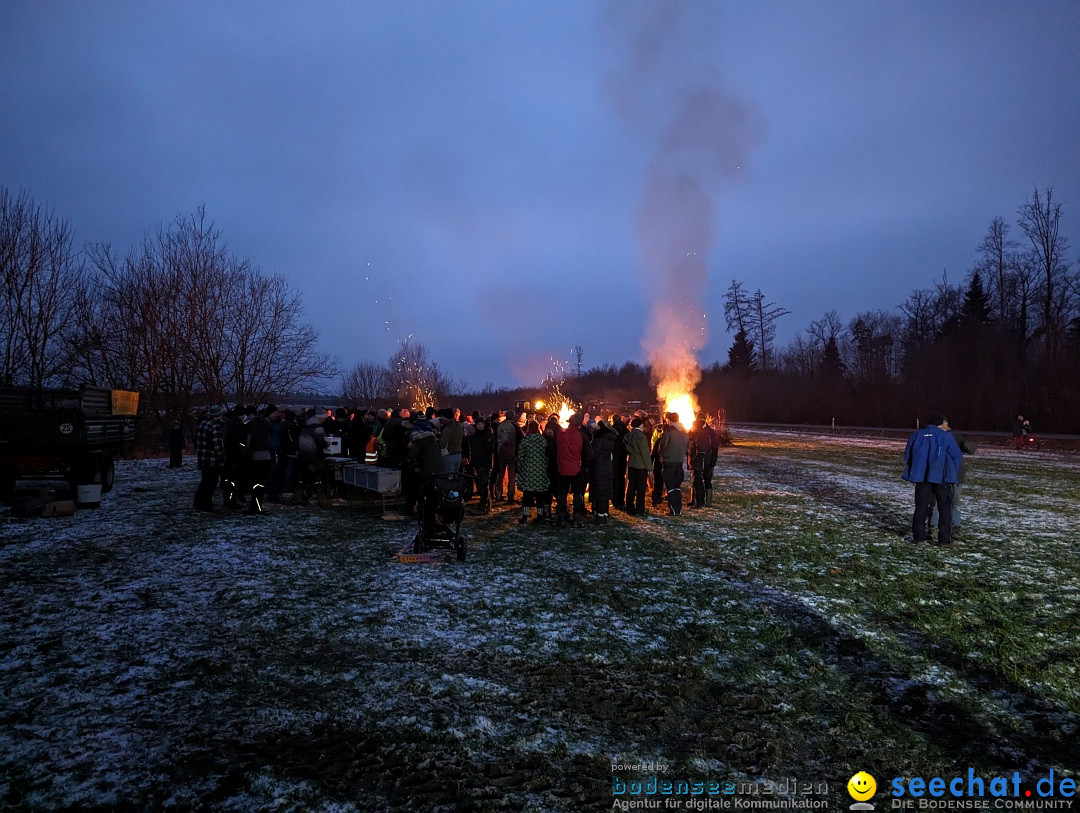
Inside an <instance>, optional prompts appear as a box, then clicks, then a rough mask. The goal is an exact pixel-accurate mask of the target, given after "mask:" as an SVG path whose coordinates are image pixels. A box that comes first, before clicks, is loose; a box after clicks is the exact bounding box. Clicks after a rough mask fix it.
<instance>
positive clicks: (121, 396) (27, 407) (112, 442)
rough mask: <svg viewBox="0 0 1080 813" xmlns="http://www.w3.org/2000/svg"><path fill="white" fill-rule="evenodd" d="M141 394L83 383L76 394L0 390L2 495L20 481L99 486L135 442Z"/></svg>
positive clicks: (108, 483)
mask: <svg viewBox="0 0 1080 813" xmlns="http://www.w3.org/2000/svg"><path fill="white" fill-rule="evenodd" d="M138 406H139V394H138V393H137V392H130V391H128V390H113V389H108V388H105V387H96V386H92V385H90V384H84V385H82V386H81V387H79V389H77V390H64V389H44V388H34V387H0V494H4V495H8V494H11V493H12V492H13V491H14V489H15V482H16V480H19V479H32V478H53V479H55V478H57V477H59V478H62V479H65V480H67V481H69V482H70V483H71V484H72V486H76V485H79V484H84V483H100V484H101V491H102V493H105V492H107V491H110V490H111V489H112V487H113V483H114V481H115V477H116V471H115V458H116V457H117V456H119V455H122V454H123V453H124V451H125V450H126V448H127V445H128V444H129V443H131V442H132V441H133V440H134V439H135V432H136V429H137V423H138V417H137V412H138Z"/></svg>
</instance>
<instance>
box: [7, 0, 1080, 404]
mask: <svg viewBox="0 0 1080 813" xmlns="http://www.w3.org/2000/svg"><path fill="white" fill-rule="evenodd" d="M0 111H2V112H0V186H4V187H6V188H7V189H8V190H9V191H11V192H13V193H15V192H18V191H21V190H26V191H27V192H29V193H30V194H31V195H32V196H33V198H34V199H35V200H36V202H38V203H40V204H43V205H45V206H47V207H50V208H52V209H54V210H55V211H56V213H57V214H59V215H61V216H62V217H64V218H65V219H67V220H68V221H69V222H70V223H71V224H72V225H73V226H74V227H75V228H76V230H77V239H78V240H79V241H80V242H81V241H91V240H92V241H104V242H109V243H112V244H113V245H114V247H117V248H119V249H122V250H124V251H126V250H127V249H128V248H130V247H131V246H132V245H134V244H135V243H136V242H137V241H139V240H140V238H141V237H142V236H143V235H144V234H146V233H148V232H149V233H153V232H156V231H157V229H158V228H159V227H160V226H162V225H163V224H165V225H167V224H168V223H169V222H170V221H172V220H173V219H174V218H175V217H176V216H177V215H179V214H190V213H191V212H193V211H194V210H195V209H196V208H197V207H199V206H200V205H205V207H206V211H207V214H208V216H209V217H210V218H211V219H212V220H214V221H215V223H216V224H217V226H218V227H219V228H220V229H221V231H222V233H223V237H224V239H225V241H226V242H227V243H228V245H229V247H230V249H231V250H232V252H233V253H234V254H236V255H237V256H239V257H242V258H247V259H249V260H250V261H251V262H252V263H253V264H255V265H256V266H258V267H259V268H261V269H262V270H263V271H264V272H266V273H269V274H280V275H284V276H286V277H287V278H288V279H289V280H290V281H291V282H292V284H293V286H294V287H296V288H297V289H299V290H301V291H302V292H303V298H304V303H305V308H306V311H307V318H308V319H309V321H311V322H312V323H313V324H315V325H316V326H317V327H318V328H319V330H320V332H321V335H322V339H323V344H324V347H325V349H326V350H328V351H330V352H333V353H335V354H336V355H337V356H338V357H339V358H340V359H341V362H342V364H343V366H351V365H352V364H354V363H356V362H357V361H362V360H372V361H384V360H385V359H387V358H388V357H389V356H390V354H391V353H392V352H393V350H394V349H395V347H396V346H397V343H398V342H399V341H401V340H403V339H405V337H407V336H409V335H412V336H413V337H414V340H415V341H420V342H422V343H423V344H424V345H425V346H427V347H428V349H429V351H430V352H431V355H432V356H433V357H434V358H435V359H436V360H437V361H438V362H439V363H440V365H441V366H442V367H443V368H444V370H446V371H447V372H449V373H450V374H452V375H454V376H455V377H457V378H458V379H462V380H464V381H466V382H467V383H468V384H469V385H470V386H471V387H473V388H480V387H482V386H484V385H485V384H487V383H492V384H495V385H496V386H502V385H514V384H517V383H522V384H536V383H539V381H540V380H541V379H542V378H543V376H544V375H545V374H546V373H547V372H548V371H549V370H550V369H551V366H552V362H553V360H555V361H559V360H563V361H565V360H567V359H569V357H570V355H571V353H570V348H571V347H572V346H573V345H580V346H581V347H582V348H583V349H584V357H583V364H584V365H585V366H586V367H591V366H595V365H599V364H607V363H615V364H619V363H622V362H623V361H626V360H636V361H645V360H647V359H648V358H649V353H648V352H647V349H646V348H645V347H643V340H646V338H647V337H648V336H652V338H649V339H648V341H650V342H652V343H655V335H654V334H656V332H657V331H660V332H664V331H665V330H668V329H670V330H673V331H677V330H678V329H679V326H670V325H669V324H668V323H667V322H665V321H664V320H662V319H661V320H660V321H658V320H657V317H656V311H655V310H654V308H653V306H654V305H655V304H656V303H657V302H663V303H665V304H666V307H667V314H666V316H667V318H670V317H671V315H672V313H674V317H675V319H676V321H678V320H679V319H681V314H683V313H685V314H686V317H685V320H683V321H684V325H683V327H688V328H689V330H690V332H691V333H693V334H694V335H695V336H696V337H697V339H696V340H694V341H693V342H692V345H693V347H694V348H695V349H696V348H697V346H698V345H700V349H696V352H697V355H698V358H699V359H700V360H701V361H702V362H703V363H704V364H709V363H711V362H713V361H715V360H721V361H723V360H725V359H726V356H727V349H728V347H729V346H730V343H731V337H730V335H729V334H728V333H727V331H726V330H725V328H724V320H723V305H722V297H723V293H724V291H725V290H726V289H727V287H728V286H729V285H730V284H731V281H732V280H733V279H737V280H741V281H742V282H744V283H745V285H746V287H747V288H748V289H749V290H751V291H753V290H755V289H758V288H760V289H761V290H762V291H763V292H764V293H765V295H766V296H767V297H768V299H769V300H771V301H774V302H776V303H777V304H778V305H781V306H783V307H785V308H787V309H788V310H789V311H790V312H791V313H790V315H788V316H786V317H784V318H783V319H782V320H781V322H780V324H779V329H778V340H779V341H780V343H781V344H783V343H786V342H787V341H789V340H790V339H791V338H793V337H794V335H795V334H797V333H799V332H801V331H803V330H805V329H806V327H807V326H808V325H809V323H810V322H811V321H813V320H815V319H819V318H821V316H822V315H823V314H824V313H825V312H826V311H828V310H833V309H835V310H836V311H838V313H839V315H840V316H841V318H843V319H844V320H845V321H846V320H848V319H850V318H851V317H853V316H854V315H855V314H856V313H858V312H859V311H863V310H871V309H879V308H882V309H893V308H895V307H896V306H897V305H898V304H899V303H900V302H902V301H903V300H904V299H905V298H906V297H907V295H908V294H909V293H910V292H911V290H913V289H914V288H917V287H929V286H930V285H931V284H932V283H933V282H934V281H935V280H938V279H940V278H941V275H942V273H947V274H948V278H949V280H950V281H953V282H960V281H962V280H963V278H964V276H965V274H966V273H967V271H968V270H969V269H970V268H971V266H972V265H973V263H974V260H975V256H976V253H975V249H976V246H977V245H978V244H979V242H980V241H981V240H982V238H983V236H984V234H985V232H986V229H987V226H988V225H989V223H990V221H991V220H992V219H993V218H994V217H998V216H1001V217H1004V218H1005V219H1006V220H1007V221H1008V222H1010V223H1013V224H1015V219H1016V217H1015V215H1016V210H1017V208H1018V206H1020V204H1022V203H1023V202H1024V201H1025V200H1027V199H1029V198H1030V197H1031V195H1032V192H1033V189H1034V188H1035V187H1039V188H1040V189H1044V188H1046V187H1047V186H1053V188H1054V196H1055V200H1059V201H1061V202H1062V203H1064V204H1065V217H1064V222H1063V229H1062V231H1063V233H1064V234H1065V235H1066V236H1068V237H1069V238H1070V240H1071V242H1072V245H1073V254H1074V255H1075V254H1076V253H1077V250H1078V248H1080V0H1065V1H1064V2H1052V1H1050V0H1047V1H1046V2H1042V1H1041V0H1034V2H1032V0H1020V1H1018V2H992V1H987V0H979V2H942V0H933V2H892V3H884V2H836V1H835V0H832V1H830V2H811V1H809V0H807V1H805V2H803V1H800V2H796V1H795V0H787V2H771V1H770V0H740V1H739V2H726V1H725V0H701V2H695V1H693V0H688V2H682V3H680V2H667V0H654V1H653V2H631V1H630V0H619V1H618V2H613V3H611V2H592V1H591V0H544V2H536V1H532V0H530V1H528V2H527V1H526V0H521V1H520V2H519V1H517V0H439V1H438V2H436V0H392V1H389V2H387V1H386V0H380V1H379V2H359V1H358V2H342V3H330V2H297V3H278V2H265V1H263V0H261V1H260V2H251V3H239V2H210V1H209V0H202V1H201V2H199V1H191V0H189V2H183V3H176V2H167V1H166V2H154V3H148V2H143V1H142V0H140V2H121V1H120V0H110V2H75V0H64V1H63V2H57V1H56V0H0ZM1012 236H1014V237H1017V238H1022V234H1021V233H1020V231H1019V228H1018V227H1016V226H1015V225H1014V226H1013V230H1012ZM1074 259H1075V257H1074Z"/></svg>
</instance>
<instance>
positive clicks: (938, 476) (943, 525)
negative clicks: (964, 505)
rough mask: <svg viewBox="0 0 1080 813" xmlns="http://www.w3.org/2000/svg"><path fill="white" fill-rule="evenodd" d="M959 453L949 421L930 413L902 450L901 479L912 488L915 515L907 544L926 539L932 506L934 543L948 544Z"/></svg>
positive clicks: (959, 458)
mask: <svg viewBox="0 0 1080 813" xmlns="http://www.w3.org/2000/svg"><path fill="white" fill-rule="evenodd" d="M962 460H963V454H962V452H961V451H960V447H959V446H958V445H957V443H956V438H954V437H953V436H952V433H951V432H950V431H949V420H948V418H946V417H945V416H944V415H943V414H942V413H941V412H936V411H934V412H930V413H929V414H928V415H927V416H926V425H925V426H924V427H923V428H922V429H916V430H915V431H914V432H913V433H912V434H911V437H909V438H908V442H907V446H906V447H905V448H904V473H903V474H902V475H901V477H902V478H903V479H904V480H907V481H908V482H909V483H913V484H914V485H915V513H914V514H913V515H912V517H911V541H912V542H914V543H916V544H918V543H920V542H925V541H926V537H927V521H928V520H929V519H930V511H931V507H932V506H933V505H935V504H936V505H937V510H938V539H937V544H939V545H948V544H950V543H951V542H952V501H953V486H954V485H955V484H956V482H957V480H958V479H959V475H960V464H961V461H962Z"/></svg>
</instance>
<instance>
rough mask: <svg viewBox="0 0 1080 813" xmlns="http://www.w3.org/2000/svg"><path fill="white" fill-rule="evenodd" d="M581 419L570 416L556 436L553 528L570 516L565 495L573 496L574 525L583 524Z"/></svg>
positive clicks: (583, 448)
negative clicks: (565, 425) (564, 426)
mask: <svg viewBox="0 0 1080 813" xmlns="http://www.w3.org/2000/svg"><path fill="white" fill-rule="evenodd" d="M583 420H584V417H583V416H582V414H581V413H580V412H575V413H574V414H573V415H571V416H570V420H569V421H568V423H569V424H570V425H569V426H568V427H567V428H566V429H564V430H563V431H561V432H559V433H558V434H557V435H556V436H555V463H556V468H557V470H558V472H559V476H558V482H557V483H556V488H555V525H556V527H558V526H560V525H562V524H563V523H564V522H566V521H567V520H568V519H570V517H569V512H568V510H567V505H566V495H567V493H568V492H570V491H573V492H574V516H573V519H572V521H573V522H578V523H580V522H582V521H583V520H584V518H585V466H584V465H582V464H583V461H584V460H585V447H586V444H587V442H588V440H587V438H586V435H585V433H584V432H583V431H582V429H581V424H582V421H583Z"/></svg>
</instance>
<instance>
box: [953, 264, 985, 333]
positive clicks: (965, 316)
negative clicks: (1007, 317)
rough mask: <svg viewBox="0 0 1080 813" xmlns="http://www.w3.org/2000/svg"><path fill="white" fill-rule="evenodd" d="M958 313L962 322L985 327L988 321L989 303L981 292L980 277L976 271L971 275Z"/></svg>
mask: <svg viewBox="0 0 1080 813" xmlns="http://www.w3.org/2000/svg"><path fill="white" fill-rule="evenodd" d="M960 313H961V319H962V321H964V322H968V323H971V322H974V323H976V324H980V325H985V324H987V323H988V322H989V321H990V301H989V300H988V299H987V297H986V292H985V291H984V290H983V284H982V277H981V276H979V272H978V271H976V272H975V273H974V274H972V275H971V282H970V283H969V284H968V289H967V293H965V294H964V304H963V306H962V307H961V309H960Z"/></svg>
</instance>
